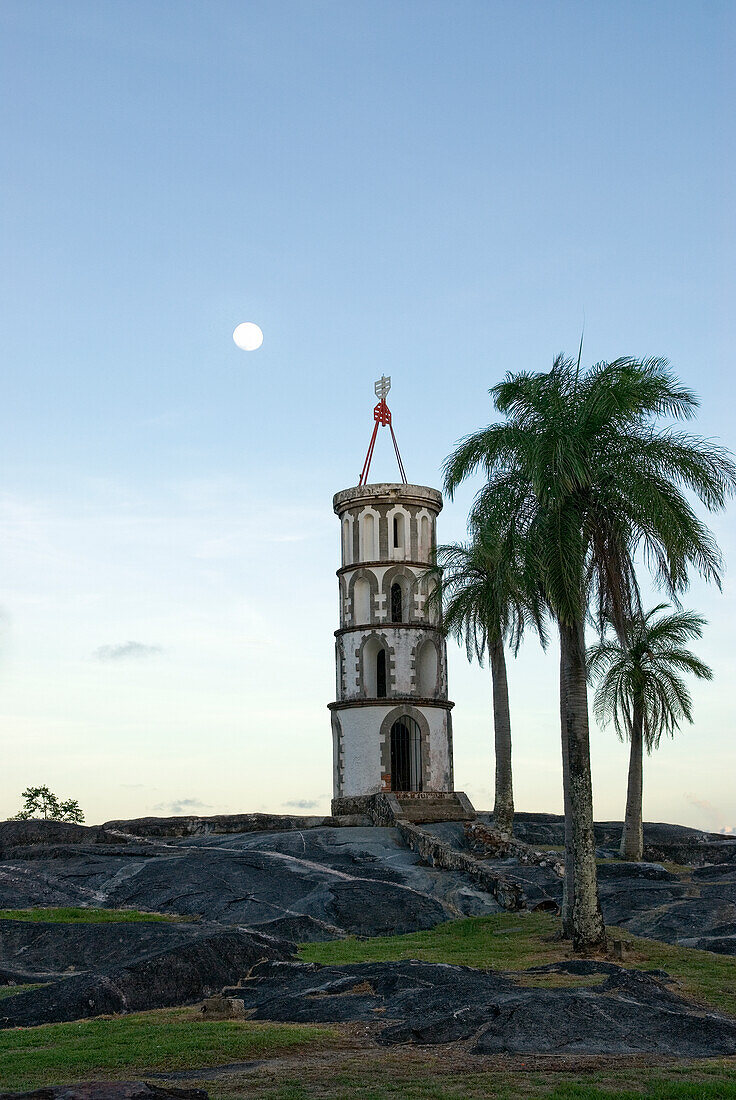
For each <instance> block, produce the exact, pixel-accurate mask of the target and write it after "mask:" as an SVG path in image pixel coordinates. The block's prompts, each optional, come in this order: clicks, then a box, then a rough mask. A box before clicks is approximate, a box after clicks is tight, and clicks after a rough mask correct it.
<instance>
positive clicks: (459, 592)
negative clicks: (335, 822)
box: [433, 526, 547, 835]
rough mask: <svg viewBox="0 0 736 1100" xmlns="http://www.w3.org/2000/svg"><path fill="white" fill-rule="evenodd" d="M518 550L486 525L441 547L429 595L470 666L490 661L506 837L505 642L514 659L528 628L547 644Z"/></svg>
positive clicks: (510, 797) (498, 819)
mask: <svg viewBox="0 0 736 1100" xmlns="http://www.w3.org/2000/svg"><path fill="white" fill-rule="evenodd" d="M519 551H520V548H519V546H518V545H517V546H514V545H512V543H511V542H510V540H509V537H508V532H505V533H502V532H499V531H494V530H493V529H492V528H490V527H488V526H486V527H485V528H484V529H483V530H480V531H475V532H474V533H473V537H472V538H471V540H470V541H469V542H467V543H453V544H451V545H447V546H440V547H438V549H437V568H436V569H435V570H434V576H435V581H436V588H435V589H434V592H433V597H434V598H438V599H439V600H441V601H442V603H443V604H444V608H443V629H444V631H445V633H446V634H449V635H451V636H452V637H454V638H455V639H456V640H457V641H458V642H459V643H460V644H464V645H465V651H466V653H467V655H468V660H469V661H472V659H473V657H475V658H476V659H477V660H478V663H479V664H480V665H482V664H483V661H484V659H485V657H486V655H487V656H488V659H489V664H490V666H491V679H492V684H493V731H494V746H495V763H496V778H495V788H496V790H495V802H494V807H493V820H494V824H495V826H496V828H497V829H499V830H500V831H501V832H502V833H508V834H509V835H510V834H511V831H512V829H513V823H514V789H513V778H512V770H511V713H510V710H509V688H508V679H507V675H506V654H505V651H504V642H505V641H508V643H509V644H510V646H511V648H512V650H513V652H514V654H516V653H517V652H518V649H519V645H520V644H521V639H522V636H523V634H524V629H525V627H526V626H527V624H533V625H534V626H535V627H536V629H537V632H538V634H539V637H540V640H541V641H542V645H543V646H544V645H546V641H547V637H546V633H545V629H544V623H543V609H542V603H541V599H540V596H539V593H538V591H537V590H535V588H534V586H527V585H525V581H524V562H523V557H522V556H521V555H520V552H519Z"/></svg>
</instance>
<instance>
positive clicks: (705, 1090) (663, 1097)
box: [187, 1050, 736, 1100]
mask: <svg viewBox="0 0 736 1100" xmlns="http://www.w3.org/2000/svg"><path fill="white" fill-rule="evenodd" d="M193 1083H195V1082H187V1084H193ZM196 1083H197V1084H199V1085H200V1086H201V1087H203V1088H206V1089H207V1090H208V1092H209V1094H210V1100H243V1098H245V1097H248V1098H249V1100H314V1098H316V1097H319V1100H387V1098H388V1100H525V1098H529V1100H532V1098H534V1100H537V1098H539V1100H734V1098H736V1072H735V1071H734V1067H733V1066H729V1065H728V1064H727V1063H721V1064H718V1065H716V1066H713V1065H708V1066H704V1065H703V1064H702V1063H696V1064H693V1063H690V1064H688V1065H685V1066H671V1067H668V1068H666V1069H647V1068H641V1067H637V1068H628V1069H627V1068H619V1067H616V1068H611V1069H605V1068H601V1067H600V1066H598V1067H591V1069H588V1070H586V1069H585V1068H583V1069H582V1071H581V1070H578V1071H571V1070H570V1069H569V1068H568V1069H567V1070H565V1069H564V1068H561V1067H560V1066H555V1065H551V1066H550V1068H549V1069H546V1070H541V1071H540V1069H539V1068H538V1067H537V1068H536V1069H535V1068H534V1063H531V1064H529V1063H527V1064H526V1065H525V1063H524V1061H523V1060H519V1069H518V1070H516V1071H513V1070H510V1068H509V1066H508V1063H502V1064H501V1065H500V1066H498V1067H494V1068H492V1069H478V1068H475V1069H472V1068H470V1067H469V1066H468V1065H467V1064H465V1065H463V1066H462V1067H457V1068H456V1069H454V1072H453V1068H452V1067H450V1066H448V1065H447V1064H446V1062H445V1060H444V1059H443V1058H442V1057H433V1056H432V1055H431V1054H428V1053H427V1052H423V1054H422V1055H419V1056H418V1055H416V1054H415V1053H414V1052H413V1051H407V1050H402V1051H401V1052H397V1053H396V1054H394V1055H390V1054H383V1055H382V1056H381V1057H380V1058H379V1059H376V1060H368V1059H360V1060H359V1059H355V1058H351V1057H346V1058H342V1059H341V1060H340V1063H339V1065H337V1066H331V1067H329V1069H326V1068H325V1067H320V1068H318V1069H315V1070H313V1071H312V1070H310V1068H309V1067H308V1066H307V1067H305V1069H304V1070H301V1071H291V1072H289V1070H288V1069H287V1070H286V1071H284V1069H282V1068H280V1069H279V1072H278V1075H277V1074H276V1073H273V1072H271V1073H270V1074H267V1073H263V1072H261V1071H255V1072H254V1073H249V1074H248V1075H247V1076H244V1075H242V1076H239V1077H232V1078H229V1079H228V1078H219V1079H213V1080H207V1081H205V1080H203V1081H201V1082H196Z"/></svg>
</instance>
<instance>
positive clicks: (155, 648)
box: [94, 642, 163, 661]
mask: <svg viewBox="0 0 736 1100" xmlns="http://www.w3.org/2000/svg"><path fill="white" fill-rule="evenodd" d="M159 653H163V646H160V645H144V644H143V642H118V644H117V645H101V646H100V647H99V649H96V650H95V653H94V655H95V659H96V660H98V661H127V660H134V661H138V660H140V659H141V658H145V657H156V656H158V654H159Z"/></svg>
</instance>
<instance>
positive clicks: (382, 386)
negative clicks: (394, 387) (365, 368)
mask: <svg viewBox="0 0 736 1100" xmlns="http://www.w3.org/2000/svg"><path fill="white" fill-rule="evenodd" d="M373 389H374V391H375V394H376V397H377V398H378V400H379V401H385V400H386V398H387V396H388V391H389V390H390V389H391V375H390V374H388V375H387V374H382V375H381V377H380V378H379V379H378V381H377V382H376V384H375V385H374V387H373Z"/></svg>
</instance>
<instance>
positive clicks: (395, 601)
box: [391, 581, 404, 623]
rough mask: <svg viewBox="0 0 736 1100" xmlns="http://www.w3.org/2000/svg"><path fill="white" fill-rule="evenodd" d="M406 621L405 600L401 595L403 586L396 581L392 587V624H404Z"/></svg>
mask: <svg viewBox="0 0 736 1100" xmlns="http://www.w3.org/2000/svg"><path fill="white" fill-rule="evenodd" d="M403 621H404V608H403V598H402V594H401V585H400V584H399V583H398V582H397V581H394V583H393V584H392V585H391V622H392V623H403Z"/></svg>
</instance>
